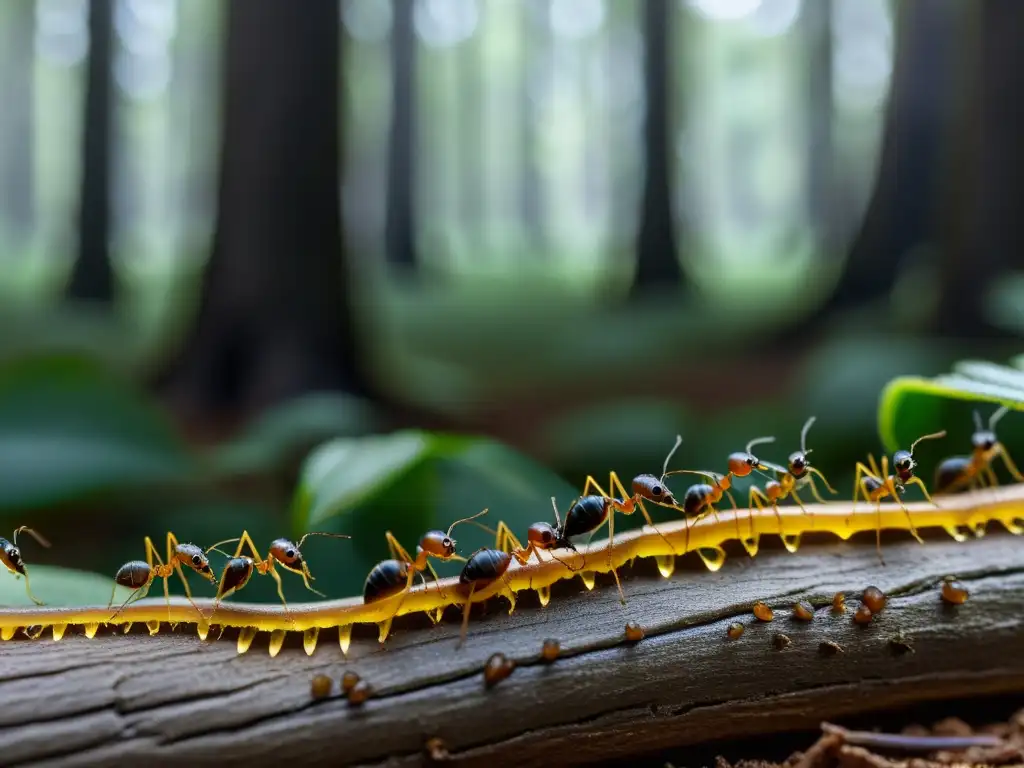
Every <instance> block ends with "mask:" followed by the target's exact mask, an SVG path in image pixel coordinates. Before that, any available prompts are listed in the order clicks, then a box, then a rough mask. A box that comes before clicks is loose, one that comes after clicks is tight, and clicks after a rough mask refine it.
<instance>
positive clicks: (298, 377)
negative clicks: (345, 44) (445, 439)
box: [158, 0, 368, 417]
mask: <svg viewBox="0 0 1024 768" xmlns="http://www.w3.org/2000/svg"><path fill="white" fill-rule="evenodd" d="M339 12H340V10H339V6H338V3H337V2H336V0H307V2H303V3H302V4H301V7H299V5H297V4H295V3H282V2H278V0H232V2H231V4H230V5H229V6H228V32H227V62H226V80H225V110H224V113H225V119H224V129H223V136H224V139H223V147H222V153H221V170H220V190H219V201H218V206H219V209H218V219H217V229H216V234H215V237H214V245H213V253H212V256H211V258H210V262H209V265H208V267H207V270H206V276H205V280H204V284H203V289H202V294H201V298H200V306H199V312H198V317H197V320H196V324H195V327H194V329H193V331H192V333H191V338H190V339H189V340H188V343H187V344H186V345H185V347H184V349H183V352H182V355H181V358H180V359H179V360H178V361H177V362H176V363H175V365H174V366H173V367H172V368H171V369H170V370H169V371H168V372H167V373H166V374H165V376H164V377H163V378H162V380H161V381H160V382H158V386H160V387H161V388H163V389H165V390H166V391H167V393H168V395H169V397H170V399H171V400H172V402H175V403H176V404H177V405H178V406H179V407H180V408H181V409H182V410H184V411H186V413H188V414H189V415H194V416H197V417H204V416H212V415H215V414H216V415H220V414H222V413H225V412H226V413H228V414H234V415H238V414H239V413H242V414H244V413H246V412H247V411H250V410H254V409H259V408H262V407H264V406H267V405H269V404H272V403H274V402H277V401H280V400H284V399H286V398H288V397H291V396H294V395H297V394H301V393H302V392H305V391H309V390H346V391H349V392H352V393H355V394H365V393H366V392H367V390H368V385H367V383H366V381H365V379H364V376H363V373H362V370H361V366H360V363H361V357H360V353H359V349H360V346H359V344H358V339H357V335H356V330H357V329H356V321H355V317H354V313H353V308H352V306H351V302H350V295H351V291H352V289H351V285H350V282H349V281H350V276H349V273H348V270H347V268H346V262H345V259H344V251H343V237H342V224H341V205H340V159H339V158H340V154H339V142H340V134H339V116H338V112H339V106H338V105H339V101H340V91H339V68H340V61H341V58H340V55H339V44H340V38H341V35H340V32H339Z"/></svg>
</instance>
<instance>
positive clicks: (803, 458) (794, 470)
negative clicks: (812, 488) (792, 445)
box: [788, 451, 811, 477]
mask: <svg viewBox="0 0 1024 768" xmlns="http://www.w3.org/2000/svg"><path fill="white" fill-rule="evenodd" d="M808 453H809V451H793V453H791V454H789V460H788V464H789V474H791V475H792V476H793V477H801V476H802V475H804V474H805V473H806V472H807V468H808V467H809V466H811V462H810V461H809V460H808V459H807V454H808Z"/></svg>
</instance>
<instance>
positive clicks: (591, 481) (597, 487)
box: [580, 475, 611, 499]
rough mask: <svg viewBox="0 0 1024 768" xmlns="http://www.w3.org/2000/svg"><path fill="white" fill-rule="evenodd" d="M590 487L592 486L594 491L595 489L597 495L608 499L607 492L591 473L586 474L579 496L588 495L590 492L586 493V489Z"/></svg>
mask: <svg viewBox="0 0 1024 768" xmlns="http://www.w3.org/2000/svg"><path fill="white" fill-rule="evenodd" d="M591 488H593V489H594V490H595V491H597V495H598V496H601V497H603V498H606V499H610V498H611V496H609V495H608V494H607V493H605V492H604V488H602V487H601V484H600V483H598V482H597V480H595V479H594V478H593V476H592V475H587V480H586V482H585V483H584V484H583V493H581V494H580V495H581V496H589V495H590V494H588V493H587V491H589V490H590V489H591Z"/></svg>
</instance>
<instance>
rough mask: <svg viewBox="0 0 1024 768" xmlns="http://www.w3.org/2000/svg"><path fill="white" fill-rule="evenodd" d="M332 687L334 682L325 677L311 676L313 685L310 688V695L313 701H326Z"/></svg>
mask: <svg viewBox="0 0 1024 768" xmlns="http://www.w3.org/2000/svg"><path fill="white" fill-rule="evenodd" d="M333 686H334V681H333V680H331V678H329V677H328V676H327V675H313V683H312V686H311V688H310V693H311V694H312V696H313V698H314V699H326V698H327V697H328V696H330V695H331V688H332V687H333Z"/></svg>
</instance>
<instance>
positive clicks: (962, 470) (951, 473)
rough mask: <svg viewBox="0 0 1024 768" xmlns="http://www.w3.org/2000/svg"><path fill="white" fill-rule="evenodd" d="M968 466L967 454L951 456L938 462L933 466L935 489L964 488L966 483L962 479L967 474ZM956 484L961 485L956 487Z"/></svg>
mask: <svg viewBox="0 0 1024 768" xmlns="http://www.w3.org/2000/svg"><path fill="white" fill-rule="evenodd" d="M970 467H971V458H970V457H969V456H951V457H950V458H948V459H945V460H943V461H942V462H940V463H939V466H937V467H936V468H935V491H936V492H944V491H946V492H948V491H951V490H954V489H955V490H964V488H966V484H965V483H963V482H962V481H963V479H964V478H965V477H966V476H967V475H968V471H969V469H970ZM958 485H961V486H963V487H960V488H957V487H956V486H958Z"/></svg>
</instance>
